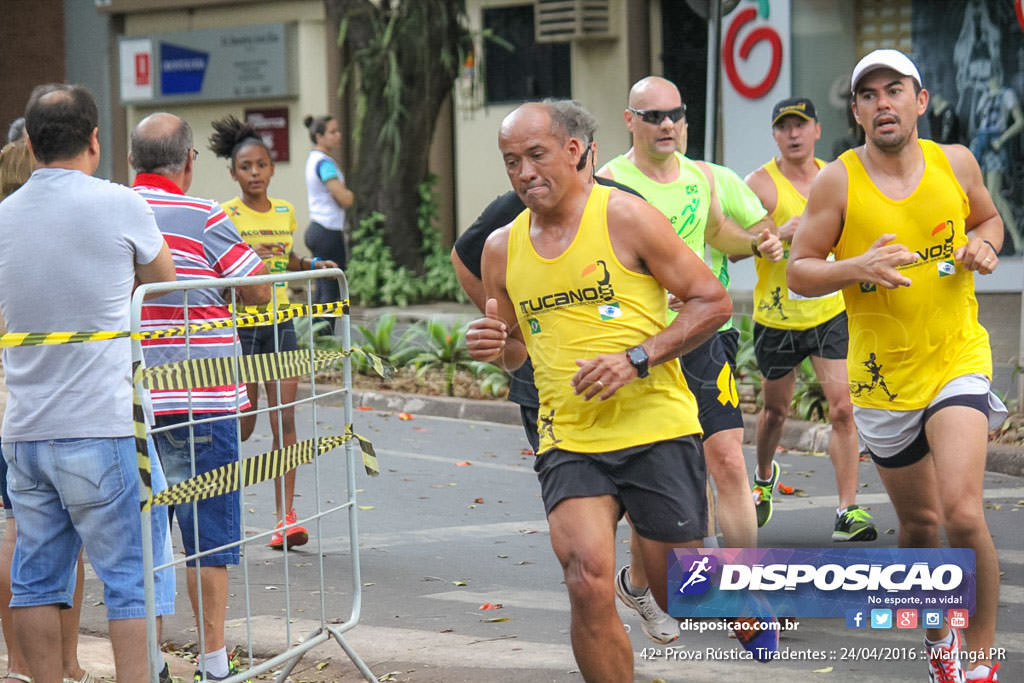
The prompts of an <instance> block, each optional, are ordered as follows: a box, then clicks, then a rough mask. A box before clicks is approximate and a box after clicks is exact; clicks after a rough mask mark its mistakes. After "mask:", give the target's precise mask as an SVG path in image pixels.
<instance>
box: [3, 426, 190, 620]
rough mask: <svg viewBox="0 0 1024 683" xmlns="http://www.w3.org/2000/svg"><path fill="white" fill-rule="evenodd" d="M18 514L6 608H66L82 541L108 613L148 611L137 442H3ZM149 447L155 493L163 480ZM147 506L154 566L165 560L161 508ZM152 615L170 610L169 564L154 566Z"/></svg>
mask: <svg viewBox="0 0 1024 683" xmlns="http://www.w3.org/2000/svg"><path fill="white" fill-rule="evenodd" d="M4 455H5V457H6V459H7V465H8V472H7V484H8V491H9V493H10V496H11V502H12V503H13V505H14V511H15V514H16V517H17V520H18V536H17V541H16V543H15V546H14V561H13V564H12V567H11V595H12V597H11V607H33V606H37V605H53V604H57V605H70V604H71V601H72V599H73V594H74V587H75V581H74V573H75V565H76V564H77V562H78V553H79V551H80V550H81V548H82V545H83V543H84V544H85V551H86V553H87V554H88V556H89V563H90V564H91V565H92V567H93V569H94V570H95V571H96V574H97V576H99V578H100V580H101V581H103V600H104V603H105V604H106V606H107V618H108V619H137V618H143V617H145V616H146V607H145V597H144V590H143V568H142V527H141V524H140V519H139V475H138V458H137V456H136V453H135V440H134V439H133V438H132V437H123V438H105V439H53V440H50V441H21V442H7V443H5V444H4ZM154 455H155V451H154V450H153V449H152V447H151V448H150V456H151V459H152V464H151V469H152V472H151V476H152V483H153V490H154V492H158V491H162V490H163V489H164V488H166V486H167V483H166V481H165V479H164V476H163V471H162V470H161V468H160V463H159V461H157V460H156V458H155V457H152V456H154ZM161 510H163V508H154V509H153V514H152V515H151V520H152V529H153V549H154V552H153V554H154V558H153V559H154V564H155V565H161V564H167V563H169V562H170V561H171V559H172V557H171V544H170V536H169V535H168V529H167V515H166V514H163V513H162V512H161ZM155 587H156V614H158V615H163V614H173V613H174V591H175V585H174V569H173V567H168V568H166V569H163V570H161V571H160V572H157V575H156V577H155Z"/></svg>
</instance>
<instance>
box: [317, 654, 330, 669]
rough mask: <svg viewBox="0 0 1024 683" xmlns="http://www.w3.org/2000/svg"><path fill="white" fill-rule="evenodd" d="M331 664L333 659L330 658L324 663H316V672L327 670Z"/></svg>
mask: <svg viewBox="0 0 1024 683" xmlns="http://www.w3.org/2000/svg"><path fill="white" fill-rule="evenodd" d="M330 663H331V658H330V657H328V658H327V659H325V660H323V661H322V662H317V663H316V670H317V671H323V670H324V669H325V668H327V665H328V664H330Z"/></svg>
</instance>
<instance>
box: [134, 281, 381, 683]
mask: <svg viewBox="0 0 1024 683" xmlns="http://www.w3.org/2000/svg"><path fill="white" fill-rule="evenodd" d="M328 277H330V278H336V279H337V281H338V284H339V289H340V291H341V303H342V306H341V315H340V318H338V322H340V325H336V326H335V328H336V332H335V334H336V335H340V339H341V351H340V352H339V353H335V354H333V356H332V355H331V354H326V356H325V354H324V353H323V352H317V351H316V350H315V348H314V344H313V319H314V318H315V317H316V316H315V315H314V311H315V310H318V309H317V307H314V306H313V304H312V295H311V293H310V291H309V290H310V289H311V286H312V284H313V280H315V279H318V278H328ZM296 280H301V281H305V282H306V284H307V287H306V290H307V291H306V302H305V306H301V305H297V304H291V305H290V307H289V308H281V307H279V306H278V305H277V293H276V290H277V287H273V288H272V289H273V290H274V295H273V299H272V301H271V306H270V307H269V308H268V307H264V308H265V309H268V310H269V311H270V312H269V313H267V314H265V315H264V317H262V318H260V317H259V316H246V315H244V314H240V313H239V308H240V305H239V304H240V302H239V298H238V297H237V293H236V288H237V287H243V286H248V285H257V284H263V283H280V282H285V283H289V282H293V281H296ZM198 289H216V290H227V291H228V292H229V293H230V295H229V296H226V298H227V299H228V301H229V303H230V304H231V310H232V314H231V322H230V325H227V324H221V325H220V327H225V328H227V329H231V330H232V331H234V329H235V327H236V326H238V325H246V324H253V321H252V319H253V318H256V319H257V323H259V324H262V323H260V322H259V321H265V320H268V319H269V320H270V321H272V322H271V324H273V325H274V326H275V328H276V326H277V325H278V324H279V322H280V321H281V320H280V319H282V318H283V319H291V318H292V317H295V315H296V312H297V310H298V309H299V308H300V307H301V310H302V314H301V317H303V318H305V319H306V320H308V321H309V329H308V331H307V332H306V336H307V339H308V341H309V345H308V346H309V348H308V350H300V352H298V353H297V354H296V352H289V353H292V354H296V355H293V356H289V357H288V358H287V359H282V358H281V356H283V355H287V354H281V353H279V352H280V349H279V347H278V342H277V341H276V340H277V335H276V334H275V335H274V336H275V353H274V354H267V355H268V356H271V355H272V356H276V357H278V358H273V359H262V358H261V361H266V362H264V363H263V364H262V365H261V366H260V367H262V369H260V368H255V369H254V368H253V367H252V366H253V365H255V363H249V364H248V365H246V363H245V362H244V361H245V357H243V356H240V355H239V353H238V351H239V349H238V348H237V346H236V353H235V354H234V356H232V357H231V358H230V359H228V360H226V361H224V360H222V361H220V362H219V363H215V364H214V365H216V366H217V367H214V368H212V369H211V368H210V367H207V366H203V367H202V368H199V367H198V366H190V365H188V363H187V362H186V363H171V364H169V365H167V366H157V367H155V368H143V367H142V366H143V365H144V363H143V362H142V360H143V355H142V343H141V339H143V338H147V337H149V338H152V337H165V336H170V335H171V334H173V333H180V334H181V335H182V336H183V337H184V340H185V344H186V347H185V348H186V353H187V354H188V355H189V356H191V346H190V344H191V339H192V336H193V335H195V334H197V333H198V332H200V331H205V330H209V329H215V328H212V327H210V323H208V322H206V321H202V320H190V319H189V293H190V292H192V291H194V290H198ZM173 291H182V293H183V296H184V298H185V317H186V320H185V322H184V325H183V326H181V327H180V328H177V329H176V330H164V331H155V330H149V331H147V330H143V326H142V306H143V299H144V298H145V297H147V296H151V297H152V296H155V295H159V294H162V293H167V292H173ZM347 302H348V284H347V282H346V281H345V277H344V273H342V271H341V270H339V269H321V270H314V271H302V272H294V273H284V274H275V275H261V276H255V277H245V278H224V279H203V280H191V281H185V282H168V283H154V284H148V285H142V286H140V287H139V288H138V289H137V290H136V292H135V294H134V297H133V299H132V317H131V332H132V360H133V368H134V378H133V381H134V384H135V390H136V397H137V400H136V411H137V414H136V441H137V443H138V445H139V461H140V468H139V469H140V477H142V478H143V482H142V483H143V486H142V489H143V494H142V495H143V501H142V506H141V507H142V511H141V515H140V517H141V524H142V532H143V548H144V569H145V595H146V621H147V635H148V649H147V651H148V653H149V657H148V658H149V675H150V680H152V681H153V683H157V682H158V680H159V674H160V671H161V669H162V668H163V666H164V662H163V657H162V654H161V652H160V646H159V642H158V640H157V614H156V603H155V594H154V576H155V572H158V571H160V570H163V569H166V568H168V567H177V566H178V565H185V563H186V562H187V561H195V560H199V561H197V562H195V565H196V566H194V567H187V566H185V567H184V569H185V571H187V572H195V576H196V585H197V588H198V605H197V611H198V613H199V614H202V599H203V596H202V582H201V581H200V580H199V566H200V565H201V559H200V558H201V557H203V556H206V555H209V554H211V553H214V552H218V551H222V550H225V549H229V548H234V547H238V548H239V549H240V554H241V559H240V565H241V566H240V568H238V570H237V571H236V572H234V574H235V576H233V577H232V578H231V580H230V584H229V585H231V589H230V590H238V588H239V586H237V584H238V583H239V581H241V584H242V585H241V588H242V589H243V590H244V594H245V596H244V599H245V614H246V642H245V651H246V653H247V654H248V661H247V664H248V666H247V667H246V668H245V670H244V671H240V672H239V673H238V674H237V675H234V676H232V677H230V678H228V679H225V680H227V681H229V682H231V683H234V682H236V681H243V680H245V679H246V678H249V677H251V676H254V675H257V674H260V673H264V672H267V671H271V670H274V669H277V668H278V667H281V668H280V670H279V672H278V675H277V680H279V681H283V680H285V679H286V678H287V677H288V675H289V674H290V673H291V671H292V669H293V668H294V667H295V665H296V664H297V663H298V662H299V660H300V659H301V658H302V656H303V655H304V654H305V653H306V652H308V651H309V650H310V649H312V648H314V647H316V646H317V645H320V644H322V643H325V642H327V641H329V640H331V639H334V640H335V641H337V643H338V645H340V647H341V649H342V650H343V651H344V652H345V654H346V655H347V656H348V657H349V659H351V661H352V662H353V664H354V665H355V666H356V668H357V669H358V670H359V672H360V673H361V674H362V675H363V676H364V677H365V678H366V680H368V681H376V680H377V678H376V677H375V676H374V674H373V673H372V672H371V671H370V669H369V668H368V667H367V665H366V664H365V663H364V662H363V660H362V658H360V656H359V655H358V654H357V653H356V652H355V651H354V650H353V649H352V647H351V646H350V645H349V644H348V643H347V642H346V640H345V637H344V634H345V633H346V632H347V631H349V630H351V629H352V628H354V627H355V626H356V625H358V623H359V619H360V614H361V611H362V580H361V576H360V563H359V537H358V525H357V512H358V508H357V505H356V490H357V489H356V479H355V473H356V468H357V466H358V465H359V461H357V454H358V453H359V452H360V450H362V451H363V464H364V465H366V466H367V469H368V470H369V465H368V464H367V463H368V462H369V461H368V460H367V457H369V456H372V447H370V446H369V443H368V442H366V441H365V440H364V439H362V438H361V437H358V436H356V435H355V433H354V431H353V428H352V425H353V408H352V392H351V387H352V364H351V356H350V353H351V336H350V319H349V315H348V305H347ZM336 308H337V307H336ZM275 332H276V329H275ZM249 358H250V359H251V358H253V357H251V356H250V357H249ZM325 358H326V360H325ZM335 358H341V359H342V360H343V379H344V384H343V387H342V388H340V389H339V388H332V389H329V390H327V391H323V392H321V391H320V389H321V387H319V386H318V385H317V382H316V372H317V368H318V365H323V364H324V363H325V362H333V359H335ZM303 359H304V360H303ZM286 360H287V361H289V362H292V361H295V362H294V363H292V364H291V365H288V364H287V363H286V362H285V361H286ZM278 361H280V363H279V364H280V365H283V366H286V367H285V368H277V369H276V370H274V369H273V368H274V367H276V365H275V364H277V363H278ZM298 365H302V366H303V367H306V366H307V365H308V379H309V383H310V387H311V389H310V395H309V396H308V397H301V396H296V399H295V400H294V401H293V402H291V403H282V401H281V400H280V399H281V395H280V382H276V386H277V392H278V396H277V398H278V400H277V402H276V403H277V405H276V406H275V407H270V406H269V405H268V406H267V407H265V408H260V409H259V410H257V411H255V412H254V413H252V414H254V415H258V414H261V413H268V414H269V415H270V416H271V419H277V420H278V434H282V433H283V430H282V425H281V422H280V420H281V413H280V412H276V418H275V411H279V410H280V409H281V408H286V407H288V406H298V405H304V404H309V405H310V406H311V411H312V419H311V425H312V435H311V438H310V439H305V440H304V439H301V438H300V439H299V443H298V444H297V447H296V448H294V449H293V451H294V452H291V451H290V452H288V453H284V451H286V450H287V449H285V448H283V447H280V446H281V443H280V441H279V442H278V446H279V448H278V449H276V450H274V451H271V452H269V453H262V454H260V455H259V456H256V457H250V458H243V457H242V455H241V438H240V426H238V420H237V418H238V417H239V415H240V412H239V411H236V413H226V414H225V415H224V417H223V418H221V417H219V416H218V417H215V418H205V419H202V420H196V419H194V413H195V412H200V411H194V410H193V406H192V404H191V396H192V390H191V389H188V397H189V412H188V414H187V421H184V422H182V423H180V424H179V425H176V427H180V426H188V427H189V429H190V434H191V432H192V430H193V429H194V427H195V425H197V424H200V423H204V422H212V421H216V420H220V419H231V420H235V421H236V429H235V434H236V438H238V445H239V462H238V463H237V464H235V466H234V468H233V470H232V469H231V467H230V466H229V467H228V468H220V470H226V471H223V472H221V471H220V470H218V471H219V474H215V475H213V476H210V475H205V479H204V475H200V476H199V477H196V476H194V475H195V471H196V470H195V446H194V443H192V439H191V438H190V439H189V441H190V445H189V448H190V455H191V460H192V473H193V477H192V478H191V479H189V480H188V481H186V482H185V483H184V484H183V485H179V486H176V487H173V488H172V489H171V490H168V491H166V492H164V494H163V495H162V497H161V496H157V497H156V498H153V497H152V493H151V492H149V481H147V479H148V471H147V464H148V463H147V458H146V453H144V452H143V450H144V449H145V448H146V445H145V444H144V443H143V441H144V440H145V441H146V442H148V443H149V444H152V439H151V438H150V435H151V434H155V433H159V432H160V431H162V430H161V429H158V428H150V427H148V426H146V425H145V423H144V422H143V424H142V425H140V424H139V420H140V417H139V413H140V412H141V406H140V405H139V400H138V397H140V396H142V395H143V393H144V387H145V386H153V383H154V382H157V381H158V379H159V381H163V382H165V385H164V388H166V387H167V386H184V385H187V386H190V387H191V386H203V384H202V381H203V380H204V379H205V381H207V382H210V381H215V384H213V385H218V384H221V383H222V382H221V381H220V380H210V379H209V378H210V377H211V376H213V377H220V378H221V379H224V378H225V372H226V373H227V375H228V376H227V380H228V381H225V382H223V384H239V383H242V382H244V381H246V379H251V378H252V377H253V376H257V377H259V376H260V375H261V373H262V375H263V378H262V379H259V380H258V381H259V383H264V381H266V377H267V376H271V377H278V378H283V377H284V376H287V377H291V376H294V375H281V374H280V373H282V372H289V371H293V370H294V368H295V367H297V366H298ZM267 368H270V369H269V370H268V369H267ZM218 372H219V373H220V374H219V375H218V374H217V373H218ZM275 372H276V373H277V374H276V375H275V374H274V373H275ZM210 373H212V375H211V374H210ZM168 377H171V378H172V379H170V380H168V379H167V378H168ZM154 378H158V379H154ZM160 378H162V379H160ZM175 378H176V379H175ZM168 382H169V384H168ZM175 382H179V383H181V384H180V385H179V384H175ZM208 386H209V384H208ZM321 386H322V385H321ZM338 394H342V395H343V406H344V408H343V409H344V423H345V425H346V430H345V434H344V435H343V436H341V437H338V436H333V437H324V436H323V435H321V433H320V421H319V419H318V403H320V402H322V401H323V399H325V398H327V397H331V396H335V395H338ZM268 399H269V397H268ZM240 403H241V401H240V399H236V406H237V405H239V404H240ZM268 403H269V400H268ZM247 414H248V413H247ZM167 429H170V428H169V427H164V428H163V430H167ZM357 441H358V442H359V444H360V446H361V449H360V448H356V442H357ZM339 445H342V446H343V447H344V458H345V467H344V482H343V483H342V482H340V481H338V482H330V481H328V480H327V477H322V476H321V467H320V458H319V457H318V456H319V455H321V454H323V453H325V452H327V451H328V450H330V449H332V448H335V447H337V446H339ZM149 452H151V453H153V456H155V451H153V450H152V449H150V451H149ZM303 458H306V459H308V460H309V462H310V464H311V465H312V467H313V474H314V476H313V482H314V488H315V495H314V499H315V503H316V506H315V512H314V513H313V514H312V515H309V516H306V517H303V518H301V519H299V520H297V523H299V524H303V525H306V526H310V527H312V528H311V529H310V531H311V535H315V539H310V543H311V544H313V543H315V544H316V550H315V555H314V556H312V557H310V556H308V555H307V556H306V557H304V558H303V559H308V560H311V561H312V562H313V563H315V564H316V565H317V567H318V580H319V603H320V604H319V625H318V626H317V627H316V629H315V630H314V631H313V632H312V633H307V634H303V637H301V638H299V639H297V641H298V644H293V643H295V642H296V639H293V636H292V628H291V623H290V622H291V619H290V617H291V615H292V608H291V587H290V584H289V561H288V560H289V550H288V544H287V543H285V544H284V548H283V555H282V561H281V563H280V564H281V568H282V572H283V577H282V583H283V591H284V596H283V597H284V602H285V610H286V617H287V618H285V619H284V632H283V634H282V635H283V646H282V649H281V651H280V652H279V653H278V654H276V656H273V657H270V658H269V659H266V660H264V661H262V662H259V663H256V662H255V660H254V657H253V654H254V653H253V637H252V636H253V629H252V625H253V623H252V619H253V588H252V586H251V585H250V561H249V558H248V553H247V552H246V547H247V546H251V545H253V544H255V543H263V544H266V543H267V540H268V537H269V536H270V535H271V534H272V533H273V530H272V529H271V530H268V531H265V532H262V533H258V534H254V535H251V536H249V535H247V533H246V528H247V525H246V515H247V510H246V508H247V505H246V502H245V496H244V495H239V508H240V509H239V515H240V520H241V530H242V533H241V538H240V540H238V541H236V542H234V543H229V544H226V545H223V546H221V547H219V548H215V549H210V550H207V551H205V552H196V553H195V554H194V555H190V556H188V557H185V556H182V555H178V556H175V557H174V558H172V561H171V562H170V563H167V564H160V565H156V566H154V559H153V547H152V537H151V534H152V530H151V515H152V514H154V513H158V514H166V509H165V508H163V507H155V506H156V505H159V504H160V503H161V501H162V500H167V499H171V500H173V502H174V504H175V505H181V504H189V505H195V504H196V502H195V501H197V500H199V499H200V498H202V497H209V495H211V491H220V492H221V493H225V492H228V491H230V490H233V489H235V488H237V489H238V490H239V491H244V487H245V486H246V485H249V484H253V483H258V482H259V481H264V480H266V479H268V478H273V477H274V476H276V475H275V473H276V472H280V474H283V472H284V470H286V469H291V468H290V467H287V464H288V463H289V462H294V461H295V459H299V462H303V461H304V460H302V459H303ZM282 468H283V469H282ZM332 484H333V485H334V486H335V487H336V489H337V490H338V491H341V490H343V491H344V492H345V494H346V495H345V500H343V501H340V502H337V501H331V500H328V501H326V504H325V499H324V497H323V495H322V493H323V491H322V489H323V488H324V487H328V486H331V485H332ZM342 484H343V487H342ZM280 485H281V487H282V491H281V493H282V497H283V486H284V483H283V478H282V481H281V484H280ZM225 489H226V490H225ZM331 491H332V493H333V492H334V491H335V489H331ZM169 494H170V495H169ZM150 502H152V503H153V504H154V505H153V506H151V505H150V504H149V503H150ZM282 507H283V506H282ZM283 513H285V514H286V513H287V510H283ZM338 514H345V515H347V530H348V536H349V539H348V541H349V542H348V552H349V557H350V562H348V563H346V564H347V566H340V565H342V564H343V563H341V562H337V563H336V565H335V566H332V567H330V568H328V567H327V565H326V563H325V551H324V547H323V542H324V540H325V538H324V537H325V534H326V533H328V529H335V528H339V526H340V525H336V526H329V525H327V524H325V518H327V517H328V516H329V515H338ZM183 533H192V534H194V535H195V536H194V537H195V539H196V541H197V542H196V549H197V551H198V550H199V544H198V533H199V529H198V521H197V522H196V524H195V525H194V528H193V529H191V530H183ZM172 535H173V532H172ZM291 554H292V555H294V554H295V551H291ZM328 569H330V570H331V571H339V572H340V571H343V570H347V571H348V572H349V573H350V578H351V596H352V597H351V607H350V609H349V613H348V615H347V617H345V618H342V619H339V618H337V617H338V616H339V615H336V614H335V615H329V614H328V608H327V599H326V591H327V587H328V585H327V581H326V572H327V571H328ZM176 573H177V575H178V578H181V577H182V576H183V574H182V573H181V572H176ZM239 574H240V576H238V575H239ZM304 616H310V615H304ZM314 618H315V617H314ZM204 635H205V634H204V625H203V620H202V619H199V620H198V640H197V642H198V644H199V647H200V651H202V649H203V643H204ZM229 652H230V646H229Z"/></svg>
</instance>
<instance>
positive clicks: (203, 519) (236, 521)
mask: <svg viewBox="0 0 1024 683" xmlns="http://www.w3.org/2000/svg"><path fill="white" fill-rule="evenodd" d="M218 416H219V417H222V418H224V419H221V420H217V421H216V422H203V423H201V424H196V425H191V426H189V425H187V424H182V423H186V422H188V415H157V416H156V426H157V427H173V428H172V429H168V430H167V431H161V432H157V433H155V434H154V435H153V438H154V439H155V440H156V449H157V451H158V452H159V453H160V461H161V463H163V467H164V472H166V473H167V481H168V483H169V485H170V486H174V485H175V484H179V483H181V482H183V481H185V480H186V479H189V478H190V477H192V476H193V472H194V473H195V474H202V473H204V472H209V471H210V470H214V469H217V468H218V467H221V466H223V465H227V464H229V463H233V462H237V461H238V431H237V427H236V426H235V423H236V417H235V415H233V414H227V413H193V414H192V417H193V419H196V420H201V419H206V418H211V417H218ZM175 425H180V426H175ZM193 450H194V451H195V468H194V470H193V462H192V451H193ZM240 501H241V496H240V493H239V492H238V491H232V492H231V493H225V494H223V495H220V496H214V497H213V498H207V499H205V500H200V501H198V502H194V503H185V504H182V505H176V506H174V514H175V515H176V516H177V518H178V527H179V528H180V529H181V541H182V544H183V545H184V546H185V554H186V555H194V554H195V553H196V552H197V551H196V527H195V519H196V517H197V516H198V519H199V552H205V551H207V550H214V549H215V548H220V547H221V546H223V545H226V544H228V543H234V542H236V541H239V540H241V538H242V525H241V511H240V510H239V505H240ZM238 559H239V551H238V546H234V547H231V548H224V549H222V550H218V551H216V552H213V553H210V554H209V555H204V556H203V558H202V561H201V562H200V565H201V566H204V567H224V566H227V565H229V564H238ZM187 564H188V566H190V567H192V566H195V560H188V562H187Z"/></svg>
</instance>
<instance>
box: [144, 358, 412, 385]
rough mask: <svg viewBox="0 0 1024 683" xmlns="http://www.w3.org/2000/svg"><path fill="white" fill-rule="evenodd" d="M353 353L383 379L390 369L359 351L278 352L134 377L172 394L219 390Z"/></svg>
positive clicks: (307, 369)
mask: <svg viewBox="0 0 1024 683" xmlns="http://www.w3.org/2000/svg"><path fill="white" fill-rule="evenodd" d="M353 353H356V354H358V355H361V356H363V357H364V358H366V360H367V362H368V363H369V364H370V367H372V368H373V369H374V371H375V372H376V373H377V374H378V375H380V376H381V377H383V378H385V379H387V378H388V377H389V376H390V374H391V372H392V371H393V370H394V368H392V367H391V365H389V364H387V363H385V362H384V361H383V360H382V359H381V358H379V357H377V356H375V355H374V354H372V353H369V352H368V351H363V350H362V349H352V350H351V351H323V350H314V351H303V350H298V351H282V352H280V353H260V354H254V355H248V356H240V357H238V358H235V357H233V356H225V357H220V358H193V359H191V360H184V361H177V362H174V363H166V364H164V365H156V366H154V367H151V368H144V369H142V370H141V371H139V372H141V374H140V375H138V376H137V377H136V379H140V380H141V381H142V382H143V384H144V385H145V387H146V388H147V389H156V390H158V391H173V390H187V389H195V388H196V387H219V386H224V385H228V384H234V383H235V381H236V380H235V377H236V375H235V369H236V365H235V363H236V361H237V364H238V365H237V372H238V374H237V378H238V379H237V381H239V382H243V383H245V384H253V383H259V382H273V381H276V380H280V379H285V378H288V377H300V376H305V375H310V374H312V373H313V372H316V371H317V370H321V369H323V368H325V367H327V366H329V365H331V364H332V363H334V362H335V361H338V360H341V359H343V358H346V357H347V356H349V355H351V354H353Z"/></svg>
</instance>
